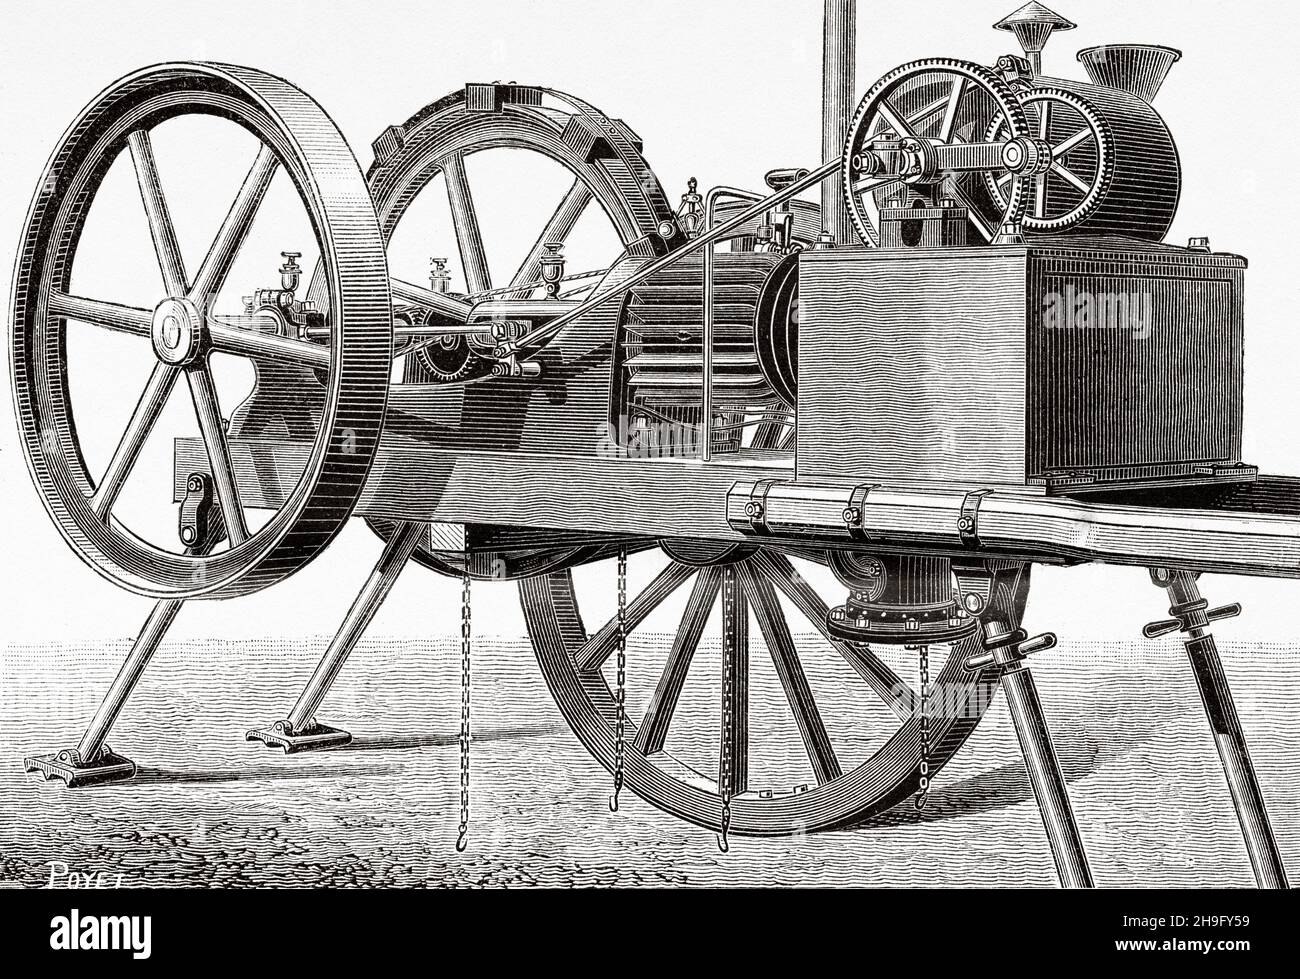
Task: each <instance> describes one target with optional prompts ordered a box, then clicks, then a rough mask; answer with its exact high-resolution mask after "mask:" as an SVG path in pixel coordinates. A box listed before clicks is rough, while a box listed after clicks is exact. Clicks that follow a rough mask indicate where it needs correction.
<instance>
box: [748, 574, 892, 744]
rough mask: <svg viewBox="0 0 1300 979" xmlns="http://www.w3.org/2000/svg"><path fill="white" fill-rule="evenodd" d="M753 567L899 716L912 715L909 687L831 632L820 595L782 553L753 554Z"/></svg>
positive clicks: (865, 649) (876, 660)
mask: <svg viewBox="0 0 1300 979" xmlns="http://www.w3.org/2000/svg"><path fill="white" fill-rule="evenodd" d="M754 564H755V567H756V568H757V569H758V570H759V571H760V572H761V573H762V574H763V575H765V576H766V577H767V578H768V579H769V580H770V581H771V582H772V584H774V585H776V587H777V588H778V589H779V590H780V591H781V593H782V594H783V595H785V596H786V598H788V599H790V601H791V603H792V604H793V605H794V607H795V608H797V609H798V610H799V612H800V613H801V614H802V615H803V616H804V618H806V619H807V620H808V621H809V622H811V623H812V624H813V625H814V626H815V627H816V628H817V631H818V632H820V633H821V634H822V637H823V638H824V639H825V640H826V641H827V642H828V643H829V644H830V645H831V648H833V649H834V650H835V651H836V652H837V653H839V655H840V656H841V657H842V658H843V659H844V661H845V662H846V663H848V664H849V666H851V667H852V668H853V670H854V671H855V672H856V673H857V674H858V676H860V677H862V679H863V680H865V681H866V683H867V685H868V686H869V687H871V689H872V690H874V691H875V693H876V696H878V697H879V698H880V699H881V700H882V701H883V702H884V703H885V705H886V706H887V707H888V708H889V709H890V710H891V711H893V713H894V716H896V717H897V718H898V719H899V720H902V721H908V720H911V718H912V703H913V701H914V700H915V698H916V695H915V694H914V693H913V691H912V689H911V687H909V686H908V684H907V683H906V682H904V681H903V679H902V678H901V677H900V676H899V675H898V674H897V673H895V672H894V671H893V670H891V669H890V668H889V667H888V666H887V665H886V664H885V663H884V662H882V661H881V659H880V658H879V657H878V656H876V655H875V653H873V652H872V651H871V650H870V648H868V647H867V646H866V645H864V644H862V643H851V644H850V643H846V642H843V641H841V640H839V639H836V638H835V637H834V636H832V635H831V634H830V632H829V630H828V629H827V627H826V616H827V613H828V612H829V611H830V610H829V609H828V608H827V606H826V603H825V602H824V601H822V597H821V596H820V595H818V594H817V592H816V591H815V590H814V589H813V588H812V586H811V585H809V584H808V582H807V581H805V580H804V579H803V577H802V576H800V574H799V572H798V571H796V570H795V568H794V566H793V565H792V564H791V563H790V559H789V558H787V557H786V556H785V555H784V554H777V553H773V552H769V551H763V552H760V553H759V554H757V555H755V557H754Z"/></svg>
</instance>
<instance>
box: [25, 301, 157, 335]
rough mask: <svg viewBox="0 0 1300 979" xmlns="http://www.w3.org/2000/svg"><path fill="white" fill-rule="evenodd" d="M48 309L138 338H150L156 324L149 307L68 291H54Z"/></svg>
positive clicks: (66, 316) (58, 314)
mask: <svg viewBox="0 0 1300 979" xmlns="http://www.w3.org/2000/svg"><path fill="white" fill-rule="evenodd" d="M46 309H47V311H48V312H49V313H50V314H51V315H54V316H62V317H63V318H65V319H70V320H76V321H77V322H79V323H89V324H90V325H91V326H102V327H103V328H104V329H106V330H116V331H117V332H119V333H130V334H133V335H135V336H138V337H147V336H148V335H149V331H150V328H151V327H152V325H153V313H151V312H149V310H147V309H138V308H136V307H134V306H122V305H120V304H118V303H110V302H105V301H104V300H102V299H86V298H85V297H83V296H70V295H68V294H67V293H64V292H57V291H56V292H51V293H50V298H49V304H48V306H47V307H46Z"/></svg>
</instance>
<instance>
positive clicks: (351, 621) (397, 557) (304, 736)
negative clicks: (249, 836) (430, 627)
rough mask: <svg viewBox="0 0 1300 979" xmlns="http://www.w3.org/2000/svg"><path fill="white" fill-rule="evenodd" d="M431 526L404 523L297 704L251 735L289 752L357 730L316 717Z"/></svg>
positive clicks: (340, 740) (344, 738) (331, 742)
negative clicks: (330, 724) (283, 717)
mask: <svg viewBox="0 0 1300 979" xmlns="http://www.w3.org/2000/svg"><path fill="white" fill-rule="evenodd" d="M424 532H425V525H424V524H420V523H414V522H411V523H403V524H401V525H399V526H398V528H397V530H396V532H395V533H394V534H393V536H392V537H391V538H390V539H389V541H388V543H387V544H386V545H385V546H384V551H383V553H382V554H381V555H380V556H379V561H378V563H376V565H375V568H374V570H373V571H371V572H370V576H369V577H368V578H367V579H366V583H365V584H364V585H363V586H362V587H361V591H360V592H359V593H358V594H357V597H356V598H355V599H354V600H353V602H352V607H351V608H349V609H348V614H347V615H346V616H345V617H344V619H343V624H342V625H340V626H339V629H338V632H336V633H335V634H334V638H333V639H332V640H331V641H330V644H329V648H328V649H326V650H325V654H324V655H323V656H322V657H321V659H320V662H319V663H317V664H316V670H315V672H313V673H312V676H311V679H310V680H308V681H307V686H306V687H305V688H304V689H303V691H302V694H301V695H300V696H299V697H298V702H297V703H295V704H294V705H293V710H291V711H290V712H289V716H288V718H287V719H286V720H283V721H277V722H276V723H275V724H274V725H273V726H272V727H271V728H269V729H257V730H252V731H249V732H248V735H247V739H248V740H249V741H261V742H263V743H264V744H266V745H267V746H268V747H279V748H283V749H284V751H285V753H286V754H291V753H293V752H296V751H306V750H309V749H312V748H325V747H330V746H333V745H338V744H346V743H347V742H349V741H351V740H352V736H351V735H350V734H348V733H347V732H346V731H340V730H338V729H336V728H331V727H326V726H325V725H322V724H319V723H318V722H317V721H316V711H317V710H318V709H319V708H320V705H321V702H322V701H323V700H324V699H325V695H326V694H327V693H329V690H330V687H332V686H333V685H334V681H335V680H336V679H338V675H339V673H340V672H341V671H342V670H343V664H344V663H346V662H347V659H348V656H349V655H351V653H352V650H353V649H355V648H356V645H357V642H358V641H359V640H360V639H361V636H362V634H363V633H364V632H365V631H366V627H367V626H369V625H370V623H371V621H372V620H373V619H374V617H375V613H376V612H378V611H379V607H380V606H381V605H382V604H383V603H384V599H385V598H387V597H388V593H389V591H391V590H392V587H393V585H394V583H395V582H396V581H397V576H398V575H399V574H401V571H402V568H404V567H405V566H406V563H407V561H408V560H409V559H410V557H411V555H412V554H413V553H414V552H415V548H416V546H417V545H418V544H419V543H420V539H421V537H422V536H423V534H424Z"/></svg>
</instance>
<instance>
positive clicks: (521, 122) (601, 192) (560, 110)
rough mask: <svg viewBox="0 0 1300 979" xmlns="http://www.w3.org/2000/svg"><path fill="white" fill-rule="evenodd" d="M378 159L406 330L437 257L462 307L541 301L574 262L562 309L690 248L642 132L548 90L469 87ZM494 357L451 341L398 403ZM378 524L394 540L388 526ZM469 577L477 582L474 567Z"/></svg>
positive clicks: (424, 559)
mask: <svg viewBox="0 0 1300 979" xmlns="http://www.w3.org/2000/svg"><path fill="white" fill-rule="evenodd" d="M374 150H375V161H374V164H373V165H372V166H371V167H370V170H369V172H368V173H367V180H368V182H369V184H370V189H371V193H372V195H373V197H374V202H375V210H376V212H377V213H378V215H379V222H380V227H381V230H382V234H383V237H384V242H385V244H386V246H387V247H388V256H389V266H390V270H391V272H392V275H393V277H394V281H395V283H396V285H395V287H394V289H395V300H396V302H397V304H398V315H399V317H400V316H402V315H405V313H404V312H403V298H404V295H405V294H407V292H408V290H409V291H410V293H411V294H413V298H412V302H413V303H415V304H417V305H418V303H419V302H420V300H421V298H422V297H423V298H425V299H427V298H428V296H427V292H424V291H423V290H425V289H427V286H425V285H424V283H423V282H422V281H420V280H423V279H424V278H425V276H427V275H428V271H429V267H428V263H429V260H430V259H431V258H434V259H437V260H438V263H439V264H442V263H445V268H446V273H445V274H446V278H445V280H444V281H443V283H442V285H441V286H440V289H441V290H442V291H445V293H446V294H447V295H448V296H449V297H450V298H451V299H452V300H454V301H457V302H459V303H461V304H462V308H468V307H469V306H471V305H472V304H474V303H476V302H480V301H483V300H487V299H492V298H499V299H504V300H529V299H535V298H541V291H542V287H543V280H542V262H543V260H544V259H545V258H546V257H547V256H548V254H554V253H559V252H564V253H565V254H566V257H567V275H566V276H565V281H563V282H561V283H560V290H561V291H560V298H579V297H581V296H582V295H583V294H584V293H585V292H586V291H587V290H590V289H591V288H593V287H594V286H595V285H596V284H597V283H598V282H599V281H600V278H601V276H602V275H603V274H604V272H605V271H606V270H607V269H608V268H609V267H610V266H611V265H613V264H614V263H615V262H616V261H617V260H618V259H619V257H620V255H622V254H623V253H624V252H625V251H626V250H628V249H629V248H630V249H633V250H634V251H638V252H640V253H642V254H646V255H652V254H655V253H658V252H662V251H665V250H667V249H669V248H671V247H676V246H677V245H680V244H681V243H682V242H683V241H684V239H683V238H682V236H681V232H680V230H679V229H678V226H677V222H676V220H675V219H674V212H673V209H672V208H671V206H670V205H669V202H668V198H667V196H666V195H665V194H664V191H663V189H662V188H661V186H660V184H659V181H658V179H657V178H656V177H655V175H654V173H653V171H652V170H651V169H650V165H649V164H648V163H647V162H646V161H645V159H644V157H643V156H642V155H641V144H640V140H639V139H638V138H637V136H636V135H635V133H633V132H632V130H631V129H629V128H628V127H627V125H626V124H625V123H623V122H622V121H621V120H618V119H612V118H610V117H609V116H606V115H605V114H604V113H603V112H601V111H600V110H599V109H597V108H595V107H594V106H592V105H590V104H588V103H587V102H584V101H582V100H581V99H578V98H576V97H574V96H572V95H568V94H566V93H563V92H557V91H555V90H553V89H548V88H541V87H537V86H530V85H515V84H499V83H498V84H490V85H488V84H484V85H478V84H471V85H468V86H466V87H465V88H464V89H461V90H459V91H456V92H452V93H450V94H449V95H446V96H444V97H443V98H441V99H438V100H437V101H436V102H433V103H431V104H430V105H428V106H426V107H425V108H423V109H421V110H420V111H419V112H417V113H416V114H415V115H414V116H412V117H411V118H410V119H409V120H407V121H406V122H405V123H402V124H401V125H395V126H390V127H389V128H388V129H387V130H385V131H384V132H383V133H382V134H381V135H380V137H379V138H378V139H377V140H375V144H374ZM503 214H504V215H510V216H511V217H512V220H510V221H508V222H503V221H502V220H501V219H500V215H503ZM413 286H415V287H418V289H413V288H412V287H413ZM492 346H494V344H493V343H492V342H491V341H490V338H489V337H488V336H486V334H485V335H484V336H483V337H482V338H481V339H479V340H478V341H477V342H476V338H474V337H473V336H471V337H465V336H460V337H456V338H451V337H449V338H446V339H445V340H444V341H442V342H439V343H435V344H432V345H428V346H425V347H423V348H422V349H419V350H417V351H415V352H414V353H413V354H411V355H408V356H406V357H404V359H403V366H402V374H401V378H402V382H401V383H399V384H398V385H397V386H396V387H395V389H394V399H395V401H396V402H397V403H399V404H400V403H401V401H402V399H403V398H404V397H405V396H406V395H407V394H408V392H409V390H410V389H411V388H412V387H413V386H416V385H420V384H429V383H441V384H446V383H456V382H462V381H463V382H465V383H470V382H473V381H475V380H477V379H479V378H481V377H482V376H484V374H485V373H486V371H487V369H488V367H489V366H490V360H488V359H483V358H479V357H478V355H477V353H478V352H483V353H487V352H488V351H490V350H491V348H492ZM398 353H399V355H400V354H401V353H402V350H401V348H399V349H398ZM370 525H371V527H372V528H373V529H374V530H375V531H376V532H377V533H379V534H380V536H382V537H384V538H387V537H389V536H390V535H391V532H392V527H391V524H388V523H385V522H384V521H378V520H372V521H370ZM589 550H590V548H586V549H584V548H577V549H575V548H558V549H554V550H550V551H545V550H542V551H533V552H527V553H525V552H519V553H506V554H502V555H500V556H499V558H500V560H497V561H495V562H494V563H493V567H494V568H495V569H496V570H494V571H493V572H491V573H490V574H489V573H487V572H484V574H485V575H486V576H489V577H493V578H496V579H497V580H501V579H512V578H517V577H526V576H529V575H532V574H538V573H541V572H543V571H545V570H548V569H549V570H558V568H560V567H561V566H567V565H570V564H573V563H575V562H580V561H582V560H587V559H589V557H590V555H589V554H588V553H587V552H588V551H589ZM416 560H417V561H419V562H420V563H421V564H423V565H425V566H426V567H429V568H432V569H434V570H437V571H440V572H442V573H445V574H459V573H460V571H459V570H458V569H460V568H462V567H464V558H463V555H462V554H461V553H458V552H455V551H438V550H435V549H432V548H429V547H425V546H423V545H422V546H421V547H420V549H419V550H417V552H416ZM471 574H473V575H475V576H477V575H478V574H479V572H478V571H477V570H475V567H474V565H473V562H471Z"/></svg>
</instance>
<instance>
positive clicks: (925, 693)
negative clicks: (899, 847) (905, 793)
mask: <svg viewBox="0 0 1300 979" xmlns="http://www.w3.org/2000/svg"><path fill="white" fill-rule="evenodd" d="M917 649H918V652H919V656H920V660H921V662H920V670H921V784H920V787H919V788H918V789H917V792H916V809H917V811H918V812H919V811H920V810H922V809H924V808H925V806H926V803H928V802H929V801H930V647H929V646H919V647H917Z"/></svg>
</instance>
